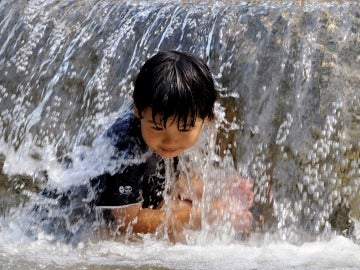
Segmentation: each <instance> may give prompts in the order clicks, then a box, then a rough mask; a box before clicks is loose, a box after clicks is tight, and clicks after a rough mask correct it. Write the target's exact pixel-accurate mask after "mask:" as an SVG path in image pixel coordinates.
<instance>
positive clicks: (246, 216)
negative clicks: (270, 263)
mask: <svg viewBox="0 0 360 270" xmlns="http://www.w3.org/2000/svg"><path fill="white" fill-rule="evenodd" d="M223 184H224V185H223V186H222V188H221V190H222V194H221V196H219V197H218V198H217V199H215V200H213V201H212V202H211V204H210V208H209V212H208V213H209V214H208V221H209V223H210V224H211V223H212V224H216V223H217V222H218V223H223V222H230V223H231V225H232V227H233V228H234V229H235V230H236V231H239V232H243V233H250V231H251V228H252V220H253V216H252V213H251V212H250V210H249V209H250V208H251V206H252V203H253V197H254V192H253V184H252V182H251V181H250V180H248V179H246V180H245V179H243V178H241V177H239V176H232V177H230V178H228V179H227V180H226V181H224V182H223Z"/></svg>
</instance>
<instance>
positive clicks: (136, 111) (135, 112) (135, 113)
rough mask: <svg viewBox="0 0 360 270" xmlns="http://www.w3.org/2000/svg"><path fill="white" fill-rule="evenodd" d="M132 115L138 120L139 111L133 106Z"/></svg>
mask: <svg viewBox="0 0 360 270" xmlns="http://www.w3.org/2000/svg"><path fill="white" fill-rule="evenodd" d="M134 115H135V117H136V118H140V115H139V110H138V108H137V107H136V106H134Z"/></svg>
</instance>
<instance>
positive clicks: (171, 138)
mask: <svg viewBox="0 0 360 270" xmlns="http://www.w3.org/2000/svg"><path fill="white" fill-rule="evenodd" d="M176 141H177V138H176V135H175V134H173V133H172V132H166V133H165V136H164V138H163V143H165V144H168V145H170V144H173V143H175V142H176Z"/></svg>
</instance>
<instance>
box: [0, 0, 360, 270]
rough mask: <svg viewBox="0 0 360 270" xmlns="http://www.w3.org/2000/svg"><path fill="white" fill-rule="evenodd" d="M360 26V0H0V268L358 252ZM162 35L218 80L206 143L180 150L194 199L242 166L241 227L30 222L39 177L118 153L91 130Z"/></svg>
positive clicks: (214, 262) (127, 93) (254, 262)
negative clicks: (179, 240)
mask: <svg viewBox="0 0 360 270" xmlns="http://www.w3.org/2000/svg"><path fill="white" fill-rule="evenodd" d="M359 28H360V4H359V3H358V1H356V0H354V1H296V0H292V1H249V2H246V1H243V2H237V1H224V2H222V1H208V2H201V1H194V2H193V1H178V2H175V1H160V0H158V1H135V0H134V1H127V2H121V1H93V0H90V1H70V0H65V1H55V0H53V1H51V0H48V1H46V0H26V1H25V0H19V1H6V0H3V1H1V2H0V109H1V110H0V165H1V167H2V171H1V174H0V195H1V197H0V214H1V217H0V262H1V267H0V268H1V269H24V268H25V269H44V268H51V269H100V268H101V269H289V268H292V269H358V268H360V259H359V256H358V254H359V252H360V246H359V242H360V224H359V219H360V195H359V189H360V142H359V138H360V126H359V125H360V91H359V87H360V45H359V41H360V32H359ZM168 49H177V50H185V51H191V52H193V53H195V54H197V55H199V56H201V57H202V58H203V59H205V60H206V61H207V63H208V65H209V67H210V69H211V71H212V72H213V74H214V77H215V81H216V85H217V88H218V90H219V94H220V98H219V100H218V104H217V106H216V115H217V118H216V121H215V124H214V125H211V126H209V127H208V128H207V130H206V131H205V132H204V134H203V137H202V140H201V141H202V142H204V143H205V145H206V149H205V151H204V148H202V147H201V144H200V147H195V148H194V149H193V150H192V151H191V155H190V157H192V160H191V161H192V162H193V163H194V164H196V166H197V167H198V168H200V171H201V172H202V176H203V177H204V179H205V180H206V185H205V190H206V198H205V200H204V202H206V200H207V199H208V198H211V197H212V196H218V195H219V194H218V192H219V189H220V190H222V189H223V188H224V185H225V186H226V182H224V181H220V180H221V179H226V178H227V177H228V176H229V175H231V174H233V173H234V172H237V173H240V174H242V175H243V176H244V177H249V178H251V179H252V180H253V181H254V192H255V197H254V206H253V208H252V212H253V215H254V229H253V233H252V234H251V235H250V236H248V237H245V238H244V237H241V236H239V235H236V234H234V233H233V231H231V229H229V228H228V226H227V223H226V222H225V223H219V224H217V226H215V227H211V226H204V228H203V229H202V230H201V231H199V232H195V233H191V232H189V233H188V235H187V239H188V244H176V245H173V244H171V243H169V242H168V241H167V240H166V239H159V237H156V236H155V237H154V236H141V237H140V238H139V239H137V241H133V240H132V239H129V238H125V239H122V240H119V239H117V240H112V239H100V240H99V239H98V240H97V241H95V240H94V239H92V238H90V239H89V238H87V237H86V236H85V235H86V234H85V235H82V238H77V239H76V241H70V242H71V243H72V244H69V243H64V242H62V241H53V240H54V239H51V237H50V236H49V235H48V234H46V232H45V231H42V229H41V228H40V227H36V228H35V229H34V231H35V232H36V237H35V239H34V238H33V237H29V235H27V234H26V233H25V232H24V230H23V228H24V227H27V226H31V224H32V223H31V222H30V221H31V220H32V219H33V218H34V217H33V216H31V212H29V211H28V209H29V205H32V203H34V202H36V201H37V200H38V194H39V192H40V191H41V190H42V189H43V188H44V187H45V186H48V187H49V186H50V187H56V188H57V189H58V190H67V189H68V188H69V187H71V186H78V185H81V184H84V183H85V182H86V181H88V179H89V178H90V177H93V176H96V175H98V174H100V173H102V172H103V171H104V170H105V169H109V168H116V166H117V164H109V162H108V160H109V148H108V146H107V145H106V144H105V143H104V142H102V141H101V139H100V137H101V136H100V135H101V134H102V132H104V131H105V130H106V128H108V127H109V126H110V125H111V123H113V121H114V120H115V119H116V118H117V117H118V116H119V115H121V113H122V112H123V111H124V108H126V107H127V106H128V105H129V103H130V102H131V92H132V90H133V79H134V77H135V76H136V74H137V72H138V69H139V67H140V66H141V64H143V62H144V61H145V60H146V59H148V58H149V57H150V56H152V55H153V54H154V53H156V52H157V51H159V50H168ZM204 155H205V156H206V157H205V158H204ZM69 157H71V162H72V163H71V165H72V166H64V164H68V161H69ZM115 163H116V162H115ZM114 166H115V167H114ZM219 179H220V180H219ZM56 213H57V214H60V215H61V214H62V215H65V216H64V218H65V220H66V221H69V220H71V216H70V215H69V214H68V216H66V215H67V214H66V213H60V212H59V213H58V212H56ZM71 226H73V227H72V228H74V230H75V231H76V230H77V229H79V226H80V225H79V224H77V223H75V224H71ZM74 243H75V244H74Z"/></svg>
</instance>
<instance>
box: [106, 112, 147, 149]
mask: <svg viewBox="0 0 360 270" xmlns="http://www.w3.org/2000/svg"><path fill="white" fill-rule="evenodd" d="M106 136H107V137H108V138H109V139H110V140H111V141H112V143H113V144H114V145H115V146H116V147H117V148H118V150H121V151H123V150H129V149H138V150H140V151H141V150H145V146H146V145H144V142H143V140H142V136H141V128H140V121H139V119H137V118H135V116H134V113H133V111H132V110H129V111H126V112H125V113H123V114H122V115H121V116H119V117H118V118H117V119H116V120H115V122H114V123H113V124H112V125H111V126H110V128H109V129H108V130H107V131H106Z"/></svg>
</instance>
